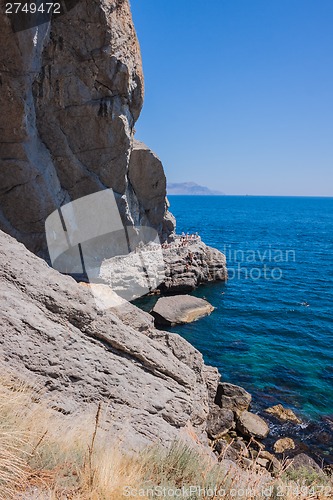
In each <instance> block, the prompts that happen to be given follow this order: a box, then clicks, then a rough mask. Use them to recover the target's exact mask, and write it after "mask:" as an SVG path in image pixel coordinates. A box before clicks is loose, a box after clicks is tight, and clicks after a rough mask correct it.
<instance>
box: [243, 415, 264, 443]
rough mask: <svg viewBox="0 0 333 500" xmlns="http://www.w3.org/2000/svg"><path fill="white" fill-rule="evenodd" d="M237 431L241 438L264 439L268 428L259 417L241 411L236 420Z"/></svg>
mask: <svg viewBox="0 0 333 500" xmlns="http://www.w3.org/2000/svg"><path fill="white" fill-rule="evenodd" d="M237 429H238V431H239V432H240V433H241V434H243V436H249V437H254V438H258V439H264V438H265V437H267V436H268V434H269V427H268V425H267V424H266V422H265V420H263V419H262V418H261V417H259V415H256V414H254V413H250V412H249V411H243V412H242V413H241V414H240V415H239V417H238V418H237Z"/></svg>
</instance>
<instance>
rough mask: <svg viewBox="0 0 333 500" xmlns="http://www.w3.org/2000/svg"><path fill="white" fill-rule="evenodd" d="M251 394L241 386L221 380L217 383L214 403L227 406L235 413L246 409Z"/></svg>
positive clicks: (249, 402) (222, 406)
mask: <svg viewBox="0 0 333 500" xmlns="http://www.w3.org/2000/svg"><path fill="white" fill-rule="evenodd" d="M251 400H252V396H251V394H249V393H248V392H247V391H246V390H245V389H243V387H240V386H238V385H234V384H229V383H228V382H223V383H220V384H219V385H218V388H217V393H216V397H215V403H216V404H217V405H219V406H220V407H221V408H228V409H230V410H233V411H234V412H235V413H240V412H242V411H244V410H248V408H249V406H250V404H251Z"/></svg>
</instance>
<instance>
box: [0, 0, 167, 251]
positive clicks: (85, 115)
mask: <svg viewBox="0 0 333 500" xmlns="http://www.w3.org/2000/svg"><path fill="white" fill-rule="evenodd" d="M0 43H1V47H2V50H1V55H0V72H1V79H0V88H1V93H0V111H1V113H0V116H1V118H0V158H1V168H0V228H1V229H3V230H4V231H6V232H8V233H9V234H11V235H13V236H15V237H16V238H17V239H18V240H20V241H22V242H23V243H24V244H25V245H26V246H27V247H28V248H29V249H30V250H32V251H33V252H35V253H38V254H40V255H42V256H45V255H47V253H46V242H45V236H44V235H45V231H44V223H45V219H46V218H47V216H48V215H49V214H50V213H52V212H53V211H54V210H56V209H57V208H59V207H60V206H61V205H63V204H65V203H66V202H69V201H70V200H73V199H77V198H80V197H82V196H85V195H87V194H91V193H94V192H96V191H100V190H102V189H105V188H112V189H113V190H114V192H115V193H116V196H117V201H118V205H119V209H120V212H121V216H122V218H123V221H124V223H126V224H128V225H131V224H132V225H133V224H138V223H141V224H149V225H152V226H153V227H154V228H156V229H157V230H158V232H159V234H160V236H161V237H162V239H163V240H165V239H166V238H167V237H168V236H169V235H170V234H171V233H172V231H173V229H174V226H173V220H172V217H170V216H169V215H168V214H167V204H166V198H165V196H166V182H165V176H164V172H163V167H162V165H161V162H160V160H159V159H158V158H157V157H156V155H154V154H153V153H152V152H151V151H150V150H149V149H148V148H147V147H146V146H144V145H143V144H141V143H137V142H134V140H133V130H134V124H135V121H136V120H137V118H138V116H139V114H140V111H141V107H142V102H143V76H142V66H141V56H140V49H139V44H138V41H137V37H136V34H135V30H134V27H133V23H132V18H131V13H130V8H129V4H128V1H127V0H121V1H119V0H117V1H112V0H93V1H91V0H82V1H80V2H76V5H75V6H74V7H73V8H72V9H71V10H69V11H68V12H67V13H66V15H62V16H61V17H57V18H55V19H53V20H52V21H51V22H49V23H44V24H41V25H39V26H35V27H32V28H30V29H26V30H23V31H19V32H16V33H14V32H13V29H12V25H11V22H10V20H9V19H8V18H7V17H6V15H5V14H4V5H3V4H2V5H1V7H0Z"/></svg>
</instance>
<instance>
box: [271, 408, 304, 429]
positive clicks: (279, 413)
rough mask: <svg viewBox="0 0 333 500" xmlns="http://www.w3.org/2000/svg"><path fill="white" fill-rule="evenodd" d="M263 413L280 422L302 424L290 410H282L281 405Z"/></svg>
mask: <svg viewBox="0 0 333 500" xmlns="http://www.w3.org/2000/svg"><path fill="white" fill-rule="evenodd" d="M265 412H266V413H269V414H270V415H273V416H274V417H276V418H278V419H279V420H282V422H293V423H294V424H301V423H302V421H301V420H300V419H299V418H298V417H297V416H296V415H295V413H294V412H293V411H292V410H290V408H284V407H283V406H282V405H281V404H279V405H275V406H272V407H271V408H267V409H266V410H265Z"/></svg>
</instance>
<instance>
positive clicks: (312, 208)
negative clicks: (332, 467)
mask: <svg viewBox="0 0 333 500" xmlns="http://www.w3.org/2000/svg"><path fill="white" fill-rule="evenodd" d="M169 201H170V211H171V212H172V213H173V214H174V216H175V217H176V220H177V233H182V232H184V233H190V234H192V233H196V232H198V233H199V234H200V236H201V238H202V240H203V241H204V242H205V243H206V244H207V245H210V246H212V247H215V248H217V249H218V250H220V251H221V252H223V253H224V254H225V255H226V258H227V267H228V273H229V279H228V281H227V283H221V282H219V283H213V284H209V285H202V286H200V287H199V288H198V289H197V290H196V291H195V292H194V295H196V296H198V297H204V298H206V299H207V300H208V301H209V302H210V303H211V304H212V305H213V306H214V307H215V310H214V312H213V313H212V314H211V315H210V316H208V317H206V318H203V319H201V320H199V321H196V322H194V323H191V324H188V325H181V326H177V327H173V328H171V329H170V330H171V331H172V332H176V333H178V334H179V335H181V336H182V337H184V338H185V339H187V340H188V341H189V342H190V343H191V344H192V345H194V346H195V347H196V348H197V349H198V350H199V351H200V352H201V353H202V355H203V357H204V359H205V362H206V363H207V364H210V365H213V366H217V367H218V369H219V371H220V373H221V376H222V380H223V381H227V382H231V383H233V384H237V385H241V386H242V387H244V388H245V389H247V390H248V391H249V392H250V393H251V394H252V396H253V408H254V410H255V411H258V412H259V413H260V412H262V413H263V414H264V409H265V408H267V407H269V406H272V405H275V404H278V403H281V404H282V405H284V406H285V407H288V408H291V409H293V410H294V411H295V413H296V414H297V415H298V416H300V417H301V418H302V420H303V422H304V423H303V425H302V426H299V428H298V429H297V430H295V426H294V427H293V429H294V430H293V431H292V429H289V433H292V432H294V433H298V434H299V437H300V439H301V440H302V439H303V441H304V440H306V439H308V440H309V443H310V444H311V439H312V441H313V442H316V443H317V444H318V443H319V445H318V446H319V448H320V447H321V448H322V449H321V452H322V453H325V454H326V455H327V457H328V459H329V461H330V462H332V461H333V441H332V436H333V198H307V197H304V198H303V197H265V196H169ZM285 431H286V432H288V429H285ZM276 432H277V433H278V432H281V429H280V431H278V430H277V431H276ZM273 436H274V429H273ZM312 444H313V443H312Z"/></svg>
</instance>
